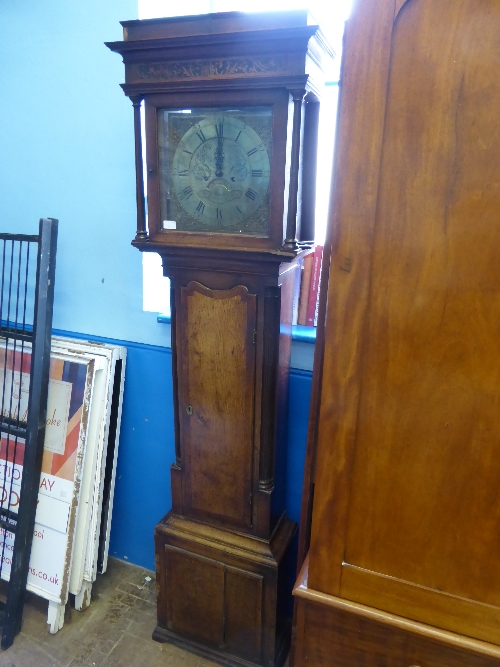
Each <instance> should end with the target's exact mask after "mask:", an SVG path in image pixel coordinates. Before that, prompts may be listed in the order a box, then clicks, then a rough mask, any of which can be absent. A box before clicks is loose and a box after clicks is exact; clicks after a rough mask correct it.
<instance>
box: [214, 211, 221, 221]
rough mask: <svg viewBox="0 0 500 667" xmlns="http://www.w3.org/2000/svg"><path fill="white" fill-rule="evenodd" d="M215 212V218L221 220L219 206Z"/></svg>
mask: <svg viewBox="0 0 500 667" xmlns="http://www.w3.org/2000/svg"><path fill="white" fill-rule="evenodd" d="M215 214H216V216H217V220H222V211H221V210H220V208H218V209H216V213H215Z"/></svg>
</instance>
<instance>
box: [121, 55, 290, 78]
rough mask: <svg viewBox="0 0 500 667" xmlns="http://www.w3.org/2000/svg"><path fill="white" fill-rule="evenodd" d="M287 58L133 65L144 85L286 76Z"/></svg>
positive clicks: (265, 57) (250, 58)
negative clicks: (165, 82) (179, 81)
mask: <svg viewBox="0 0 500 667" xmlns="http://www.w3.org/2000/svg"><path fill="white" fill-rule="evenodd" d="M286 70H287V58H286V56H272V55H270V56H261V57H259V58H252V57H248V58H244V57H237V58H214V59H211V60H186V61H180V62H158V63H144V64H142V63H141V64H137V65H132V72H133V75H132V78H133V79H134V80H136V79H141V80H143V81H151V82H156V81H175V80H184V79H193V78H198V79H203V78H207V79H208V78H213V77H231V76H235V75H237V76H242V75H243V76H245V75H247V76H255V75H264V76H265V75H273V74H279V73H285V72H286Z"/></svg>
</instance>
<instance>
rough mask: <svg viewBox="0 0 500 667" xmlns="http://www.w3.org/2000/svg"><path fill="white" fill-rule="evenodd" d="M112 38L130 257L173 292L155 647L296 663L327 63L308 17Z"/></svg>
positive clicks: (229, 18) (227, 660)
mask: <svg viewBox="0 0 500 667" xmlns="http://www.w3.org/2000/svg"><path fill="white" fill-rule="evenodd" d="M122 25H123V28H124V41H122V42H114V43H108V44H107V46H109V48H111V49H112V50H113V51H117V52H119V53H120V54H121V55H122V56H123V60H124V63H125V73H126V83H125V84H124V85H123V89H124V91H125V93H126V95H128V96H129V97H130V98H131V100H132V102H133V105H134V111H135V146H136V170H137V203H138V225H137V235H136V238H135V240H134V241H133V245H135V246H136V247H137V248H139V249H140V250H141V251H150V252H157V253H159V254H160V255H161V257H162V261H163V268H164V274H165V275H166V276H168V277H169V278H170V280H171V309H172V313H171V317H172V320H171V324H172V359H173V382H174V401H175V439H176V460H175V462H174V463H173V465H172V467H171V482H172V510H171V511H170V512H169V513H168V514H167V515H166V516H165V517H164V518H163V519H162V521H161V522H160V523H159V524H158V525H157V526H156V529H155V546H156V573H157V594H158V624H157V627H156V629H155V631H154V633H153V638H154V639H156V640H158V641H165V642H172V643H175V644H177V645H179V646H181V647H184V648H187V649H188V650H191V651H193V652H195V653H197V654H199V655H202V656H205V657H207V658H210V659H212V660H216V661H218V662H220V663H223V664H227V665H262V666H263V667H264V666H265V667H274V666H275V665H276V666H278V665H280V664H281V663H282V662H283V660H284V659H285V657H286V655H287V651H288V646H289V639H290V636H289V632H290V626H289V623H288V622H287V618H286V616H287V615H286V612H285V610H284V607H285V606H286V605H284V602H285V598H286V590H285V591H282V590H281V589H282V587H283V582H282V578H283V576H282V575H283V572H282V570H283V559H284V556H285V552H286V550H287V547H288V546H289V544H290V541H291V539H292V537H293V534H294V532H295V530H296V525H295V523H294V522H293V521H291V520H290V519H288V518H287V517H286V515H285V457H286V413H287V393H288V374H289V365H290V348H291V321H292V302H293V292H294V285H295V281H296V276H297V272H298V271H299V270H300V266H299V262H298V260H299V258H300V255H301V253H302V252H304V250H305V249H306V248H308V247H310V246H311V244H312V240H313V238H314V205H315V176H316V173H315V172H316V167H315V165H316V150H317V130H318V118H319V103H320V102H319V97H320V90H321V87H322V85H323V83H324V69H325V66H326V65H328V64H329V62H330V61H331V59H332V57H333V53H332V51H331V50H330V48H329V47H328V45H327V44H326V42H325V41H324V39H323V37H322V35H321V32H320V31H319V29H318V26H317V25H313V24H311V20H310V17H309V15H308V14H307V12H305V11H294V12H270V13H266V14H242V13H238V12H230V13H220V14H210V15H205V16H191V17H182V18H172V19H154V20H143V21H128V22H124V23H123V24H122ZM141 105H143V109H144V118H145V128H146V129H145V135H146V159H145V164H143V156H142V155H143V151H142V142H141ZM144 176H146V178H144ZM144 181H146V182H147V211H148V216H147V223H146V215H145V209H146V207H145V200H144V191H143V183H144ZM158 372H162V371H161V369H158ZM283 592H284V593H285V595H283Z"/></svg>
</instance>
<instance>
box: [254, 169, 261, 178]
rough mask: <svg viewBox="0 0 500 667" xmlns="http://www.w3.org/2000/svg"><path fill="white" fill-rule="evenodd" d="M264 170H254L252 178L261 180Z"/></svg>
mask: <svg viewBox="0 0 500 667" xmlns="http://www.w3.org/2000/svg"><path fill="white" fill-rule="evenodd" d="M261 176H262V169H252V178H261Z"/></svg>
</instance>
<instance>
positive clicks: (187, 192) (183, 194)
mask: <svg viewBox="0 0 500 667" xmlns="http://www.w3.org/2000/svg"><path fill="white" fill-rule="evenodd" d="M192 194H193V188H192V187H191V185H188V186H187V188H184V190H182V192H181V194H180V195H179V199H189V197H191V195H192Z"/></svg>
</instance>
